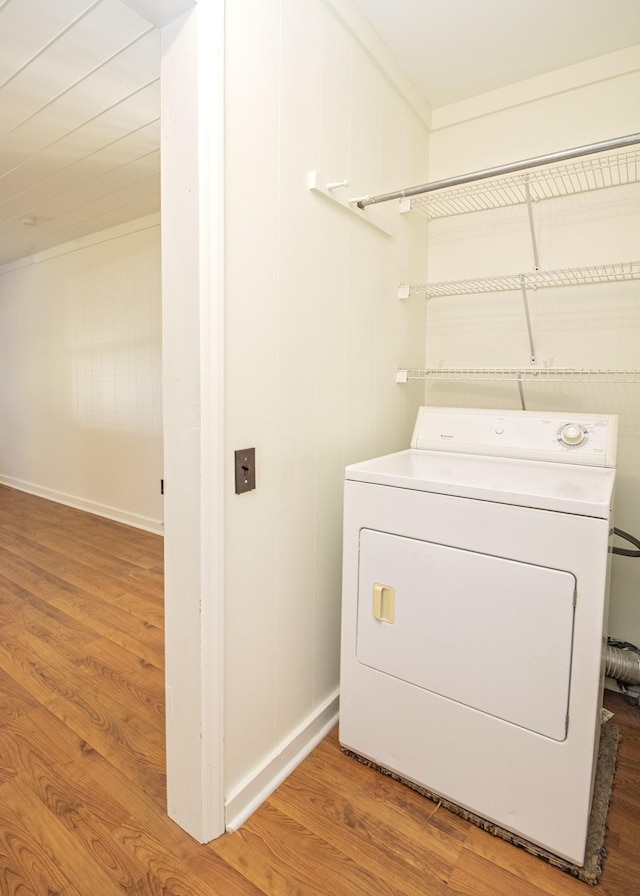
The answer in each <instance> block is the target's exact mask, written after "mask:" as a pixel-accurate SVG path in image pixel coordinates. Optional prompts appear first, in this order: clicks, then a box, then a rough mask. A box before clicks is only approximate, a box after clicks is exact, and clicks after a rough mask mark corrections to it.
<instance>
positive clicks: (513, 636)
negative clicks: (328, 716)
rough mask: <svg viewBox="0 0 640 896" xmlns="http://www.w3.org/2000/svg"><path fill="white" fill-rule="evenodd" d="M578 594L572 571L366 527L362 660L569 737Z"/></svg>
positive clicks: (558, 737) (534, 728) (359, 639)
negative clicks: (575, 600)
mask: <svg viewBox="0 0 640 896" xmlns="http://www.w3.org/2000/svg"><path fill="white" fill-rule="evenodd" d="M575 590H576V582H575V578H574V576H573V575H572V574H571V573H568V572H565V571H562V570H557V569H548V568H546V567H541V566H534V565H531V564H528V563H520V562H516V561H513V560H505V559H504V558H502V557H494V556H489V555H487V554H478V553H475V552H473V551H466V550H461V549H459V548H452V547H447V546H444V545H438V544H432V543H430V542H425V541H418V540H416V539H413V538H406V537H403V536H398V535H390V534H388V533H386V532H376V531H373V530H370V529H363V530H361V532H360V559H359V581H358V630H357V647H356V654H357V659H358V661H359V662H360V663H363V664H364V665H366V666H370V667H372V668H373V669H377V670H379V671H380V672H381V673H384V674H386V675H391V676H394V677H395V678H399V679H401V680H403V681H406V682H409V683H410V684H412V685H416V686H417V687H420V688H425V689H427V690H429V691H432V692H433V693H435V694H439V695H440V696H441V697H443V698H446V699H449V700H454V701H456V702H458V703H463V704H465V705H466V706H470V707H473V708H474V709H477V710H478V711H479V712H483V713H487V714H489V715H493V716H496V717H497V718H499V719H503V720H504V721H506V722H510V723H512V724H514V725H519V726H521V727H523V728H526V729H528V730H530V731H534V732H537V733H539V734H542V735H545V736H546V737H549V738H553V739H554V740H558V741H561V740H564V739H565V737H566V729H567V708H568V703H569V684H570V677H571V647H572V639H573V618H574V595H575ZM372 710H373V707H372Z"/></svg>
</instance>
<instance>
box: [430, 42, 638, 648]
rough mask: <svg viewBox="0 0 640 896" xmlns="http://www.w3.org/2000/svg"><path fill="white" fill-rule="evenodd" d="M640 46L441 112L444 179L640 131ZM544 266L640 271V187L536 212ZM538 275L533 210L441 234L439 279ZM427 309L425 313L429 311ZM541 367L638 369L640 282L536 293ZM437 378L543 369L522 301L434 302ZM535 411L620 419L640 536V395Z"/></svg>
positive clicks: (622, 582)
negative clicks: (620, 265)
mask: <svg viewBox="0 0 640 896" xmlns="http://www.w3.org/2000/svg"><path fill="white" fill-rule="evenodd" d="M639 71H640V47H633V48H630V49H629V50H623V51H620V52H619V53H615V54H611V55H610V56H607V57H600V58H599V59H595V60H592V61H590V62H587V63H583V64H580V65H575V66H571V67H570V68H567V69H563V70H560V71H558V72H555V73H552V74H550V75H545V76H543V77H540V78H536V79H532V80H531V81H527V82H523V83H521V84H517V85H513V86H512V87H509V88H506V89H504V90H500V91H495V92H494V93H492V94H486V95H484V96H482V97H477V98H476V99H474V100H470V101H467V102H465V103H459V104H457V105H455V106H453V105H452V106H450V107H445V108H443V109H441V110H438V111H437V112H436V113H434V116H433V133H432V136H431V140H430V179H434V180H435V179H437V178H440V177H446V176H450V175H455V174H462V173H464V172H467V171H474V170H478V169H481V168H485V167H491V166H494V165H499V164H501V163H505V162H510V161H516V160H518V159H526V158H530V157H532V156H536V155H541V154H544V153H549V152H554V151H556V150H562V149H568V148H570V147H573V146H580V145H583V144H587V143H592V142H596V141H600V140H607V139H609V138H613V137H618V136H623V135H625V134H630V133H634V132H635V131H637V130H638V96H639V95H640V94H639V92H640V74H639ZM533 212H534V218H535V222H536V233H537V242H538V246H539V251H540V267H541V268H542V269H548V270H554V269H560V268H570V267H575V266H585V265H587V266H588V265H595V264H603V263H607V262H620V261H638V259H639V258H640V255H639V252H638V246H639V245H640V186H639V185H638V184H634V185H632V186H624V187H617V188H615V189H610V190H602V191H599V192H594V193H589V194H585V195H580V196H573V197H570V198H568V199H556V200H551V201H547V202H544V203H539V204H538V205H536V206H534V209H533ZM531 270H533V254H532V246H531V240H530V237H529V229H528V223H527V212H526V208H525V207H523V206H521V207H519V208H513V209H506V210H501V211H495V212H488V213H474V214H468V215H463V216H460V217H458V218H450V219H447V220H442V221H435V222H432V224H431V225H430V230H429V279H431V280H449V279H459V278H464V277H477V276H488V275H494V274H512V273H519V272H525V271H531ZM415 301H421V300H419V299H416V300H415ZM529 304H530V309H531V318H532V326H533V334H534V341H535V348H536V354H537V364H538V366H541V367H543V366H546V365H548V366H557V367H574V368H616V369H617V368H623V369H626V368H631V369H636V368H638V366H639V365H638V358H639V355H638V345H639V344H640V303H639V302H638V281H634V282H628V283H620V284H607V285H601V286H594V285H589V286H581V287H572V288H568V289H566V288H565V289H545V290H540V291H538V292H530V294H529ZM426 363H427V366H438V365H443V366H445V367H476V366H477V367H484V366H486V367H503V366H524V367H527V366H528V364H529V343H528V339H527V330H526V324H525V318H524V314H523V306H522V299H521V295H520V293H519V292H514V293H503V294H501V295H497V294H494V295H493V296H492V295H487V296H472V297H455V298H450V299H432V300H429V302H428V310H427V362H426ZM524 391H525V398H526V401H527V407H528V408H529V409H531V410H543V409H548V410H558V411H566V412H567V413H568V414H570V412H571V411H583V412H589V413H591V412H593V413H611V414H619V415H620V440H619V449H618V476H617V492H616V513H615V519H616V525H617V526H618V527H620V528H622V529H624V530H626V531H628V532H631V533H632V534H635V535H640V463H639V461H638V458H639V457H640V385H620V384H613V385H605V384H603V383H586V384H570V385H560V384H554V385H543V384H538V383H534V384H529V385H526V386H525V388H524ZM426 400H427V401H428V402H429V403H432V404H441V405H449V404H450V405H469V406H476V407H483V406H484V407H498V408H515V407H519V406H520V401H519V396H518V390H517V387H516V385H515V384H513V383H511V384H506V385H505V384H493V385H491V384H471V383H449V384H447V383H433V384H432V385H430V386H429V387H428V389H427V392H426ZM639 572H640V564H639V563H638V561H637V560H632V559H628V558H625V557H618V556H616V557H614V558H613V564H612V589H611V616H610V620H611V622H610V633H611V634H612V635H613V636H615V637H618V638H623V639H626V640H629V641H631V642H633V643H635V644H640V589H639V587H638V582H639V578H638V574H639Z"/></svg>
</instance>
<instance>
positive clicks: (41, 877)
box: [0, 486, 640, 896]
mask: <svg viewBox="0 0 640 896" xmlns="http://www.w3.org/2000/svg"><path fill="white" fill-rule="evenodd" d="M162 665H163V627H162V541H161V539H160V538H158V537H156V536H153V535H149V534H146V533H143V532H139V531H136V530H132V529H129V528H127V527H126V526H122V525H120V524H117V523H112V522H109V521H106V520H102V519H99V518H97V517H93V516H90V515H88V514H84V513H80V512H78V511H75V510H71V509H69V508H66V507H63V506H60V505H57V504H54V503H51V502H48V501H44V500H41V499H39V498H35V497H32V496H29V495H25V494H22V493H20V492H16V491H12V490H10V489H7V488H4V487H1V486H0V896H33V894H35V896H113V894H123V893H124V894H132V896H146V894H153V896H160V894H166V896H213V894H217V896H261V894H262V896H264V894H266V896H432V894H435V896H437V894H442V896H565V894H567V896H571V894H579V893H582V894H585V893H586V892H587V891H588V888H587V886H586V885H585V884H582V883H579V882H578V881H576V880H574V879H573V878H570V877H569V876H567V875H566V874H563V873H562V872H561V871H558V870H557V869H554V868H552V867H550V866H548V865H546V864H545V863H544V862H542V861H541V860H539V859H536V858H534V857H532V856H529V855H527V854H526V853H524V852H522V851H520V850H518V849H517V848H515V847H513V846H510V845H508V844H506V843H503V842H502V841H500V840H498V839H496V838H494V837H492V836H490V835H489V834H485V833H483V832H482V831H479V830H478V829H476V828H475V827H473V826H470V825H469V824H468V823H466V822H464V821H462V820H461V819H459V818H457V817H456V816H454V815H451V814H450V813H449V812H447V811H446V810H445V809H442V808H437V807H436V805H435V804H434V803H432V802H430V801H429V800H426V799H424V798H423V797H421V796H419V795H418V794H415V793H414V792H413V791H411V790H409V789H408V788H407V787H404V786H403V785H402V784H398V783H396V782H394V781H392V780H390V779H389V778H386V777H384V776H383V775H380V774H378V773H377V772H375V771H373V770H371V769H369V768H365V767H364V766H362V765H360V764H358V763H357V762H355V760H353V759H350V758H349V757H347V756H344V755H343V754H342V753H341V752H340V749H339V746H338V741H337V734H336V732H333V733H332V734H331V735H330V736H329V737H328V738H326V740H325V741H323V743H322V744H320V746H319V747H318V748H317V749H316V750H315V751H314V752H313V753H312V755H311V756H310V757H309V758H308V759H307V760H306V761H305V762H304V763H303V764H302V765H301V766H300V767H299V768H298V769H297V770H296V771H295V772H294V773H293V774H292V775H291V777H290V778H289V779H288V780H287V781H286V782H285V783H284V784H283V785H282V786H281V787H280V788H279V789H278V791H277V792H276V793H275V794H274V795H273V796H272V797H271V798H270V799H269V800H268V802H266V803H265V804H264V805H263V806H262V807H261V808H260V809H259V810H258V811H257V812H256V813H255V815H254V816H253V817H252V818H251V819H250V820H249V821H248V822H247V823H246V824H245V825H244V826H243V827H242V828H241V829H240V831H238V832H237V833H235V834H228V835H225V836H224V837H222V838H220V839H219V840H217V841H215V842H214V843H211V844H209V845H207V846H199V845H198V844H197V843H195V841H193V840H191V839H190V838H189V837H188V836H187V835H186V834H185V833H184V832H183V831H181V830H180V829H179V828H178V827H177V826H176V825H175V824H173V822H171V821H170V820H169V819H168V818H167V817H166V815H165V811H164V810H165V786H164V771H165V757H164V719H163V693H164V683H163V673H162ZM607 703H608V705H609V706H610V708H612V709H614V711H615V712H616V716H615V720H614V721H615V722H616V723H617V724H618V725H619V727H620V728H621V729H622V732H623V741H622V745H621V748H620V756H619V764H618V771H617V775H616V783H615V789H614V795H613V800H612V805H611V809H610V813H609V823H610V833H609V836H608V840H607V845H608V848H609V857H608V859H607V863H606V866H605V871H604V874H603V877H602V881H601V883H600V886H599V887H598V888H597V890H595V891H593V892H594V893H595V894H596V896H639V894H640V867H639V861H638V860H639V856H640V711H639V710H638V709H636V708H632V707H629V706H628V705H627V704H626V703H625V702H624V700H622V699H621V698H619V697H617V696H615V695H608V697H607Z"/></svg>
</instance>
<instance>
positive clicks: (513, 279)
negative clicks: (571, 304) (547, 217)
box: [398, 261, 640, 298]
mask: <svg viewBox="0 0 640 896" xmlns="http://www.w3.org/2000/svg"><path fill="white" fill-rule="evenodd" d="M638 279H640V261H621V262H615V263H612V264H598V265H592V266H590V267H581V268H565V269H564V270H558V271H531V272H529V273H525V274H505V275H503V276H495V277H479V278H476V279H473V280H444V281H441V282H439V283H422V284H418V285H411V286H406V285H403V284H400V286H399V287H398V289H399V296H400V298H408V296H410V295H411V296H414V295H425V296H426V297H427V298H436V297H442V296H460V295H479V294H482V293H490V292H508V291H512V290H522V289H525V288H526V289H534V290H535V289H544V288H549V287H554V286H555V287H557V286H585V285H589V284H593V283H614V282H622V281H625V280H638Z"/></svg>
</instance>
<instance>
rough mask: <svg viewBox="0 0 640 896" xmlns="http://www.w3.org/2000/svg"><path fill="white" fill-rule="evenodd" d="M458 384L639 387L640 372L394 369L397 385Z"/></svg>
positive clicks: (542, 369)
mask: <svg viewBox="0 0 640 896" xmlns="http://www.w3.org/2000/svg"><path fill="white" fill-rule="evenodd" d="M408 380H459V381H465V382H491V383H499V382H510V383H535V382H538V383H618V384H627V383H628V384H634V383H640V370H614V369H597V368H589V369H577V368H572V367H494V368H489V367H477V368H473V367H447V368H444V367H432V368H403V367H398V368H396V381H397V382H399V383H406V382H407V381H408Z"/></svg>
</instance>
